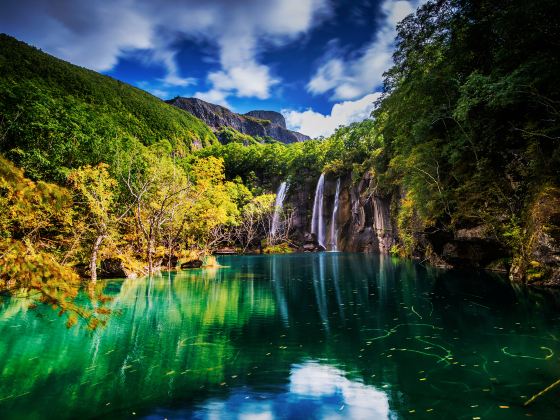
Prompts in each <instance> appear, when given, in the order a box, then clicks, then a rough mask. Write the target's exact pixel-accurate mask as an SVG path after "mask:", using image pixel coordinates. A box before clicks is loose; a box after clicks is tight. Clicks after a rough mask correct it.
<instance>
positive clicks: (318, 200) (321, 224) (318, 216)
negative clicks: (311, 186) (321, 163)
mask: <svg viewBox="0 0 560 420" xmlns="http://www.w3.org/2000/svg"><path fill="white" fill-rule="evenodd" d="M324 186H325V174H321V176H320V177H319V181H317V188H316V189H315V200H314V201H313V216H312V218H311V233H313V234H315V236H316V237H317V242H318V243H319V246H321V247H323V249H326V247H325V220H324V218H323V189H324Z"/></svg>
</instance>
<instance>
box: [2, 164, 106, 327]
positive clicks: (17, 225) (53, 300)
mask: <svg viewBox="0 0 560 420" xmlns="http://www.w3.org/2000/svg"><path fill="white" fill-rule="evenodd" d="M0 212H1V214H2V215H3V217H2V218H0V293H2V294H7V295H9V296H26V297H29V298H30V299H32V300H33V301H34V302H36V303H41V304H45V305H49V306H50V307H52V308H53V309H55V310H58V311H59V314H60V315H63V314H67V325H68V326H72V325H73V324H75V323H76V322H77V320H78V318H82V319H84V320H85V321H86V322H87V324H88V326H89V327H91V328H96V327H97V326H98V325H100V324H102V323H104V322H105V316H106V315H107V314H108V313H109V310H108V309H106V308H104V307H103V304H104V303H105V302H106V301H107V300H106V299H105V298H104V297H103V296H99V297H98V298H97V297H96V299H97V300H98V301H99V302H100V303H101V304H100V305H99V306H98V307H97V308H96V309H95V310H90V309H87V308H86V307H85V306H84V305H83V304H79V303H77V302H76V297H77V295H78V291H79V289H80V278H79V276H78V275H77V274H76V272H75V271H74V270H73V269H72V267H71V266H70V265H69V264H68V263H65V254H66V253H67V252H68V248H69V247H70V244H69V242H68V240H67V239H66V238H68V237H71V235H70V232H71V230H72V229H73V228H74V220H73V212H72V197H71V195H70V193H69V192H68V191H67V190H66V189H64V188H61V187H59V186H57V185H54V184H50V183H45V182H37V183H35V182H33V181H31V180H29V179H27V178H25V177H24V175H23V172H22V171H21V170H19V169H17V168H15V167H14V166H13V165H12V164H11V163H10V162H8V161H7V160H6V159H4V158H2V157H0ZM34 305H35V304H33V305H31V306H32V307H33V306H34Z"/></svg>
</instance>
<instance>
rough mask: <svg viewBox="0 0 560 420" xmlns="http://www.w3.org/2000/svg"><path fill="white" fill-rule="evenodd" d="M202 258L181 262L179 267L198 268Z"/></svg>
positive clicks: (183, 268) (200, 265)
mask: <svg viewBox="0 0 560 420" xmlns="http://www.w3.org/2000/svg"><path fill="white" fill-rule="evenodd" d="M202 264H203V263H202V260H190V261H187V262H184V263H183V264H181V269H182V270H186V269H189V268H200V267H202Z"/></svg>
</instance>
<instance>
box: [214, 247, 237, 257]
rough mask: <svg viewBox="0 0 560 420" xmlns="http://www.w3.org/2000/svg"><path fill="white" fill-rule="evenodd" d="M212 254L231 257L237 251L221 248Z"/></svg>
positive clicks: (230, 248)
mask: <svg viewBox="0 0 560 420" xmlns="http://www.w3.org/2000/svg"><path fill="white" fill-rule="evenodd" d="M214 254H216V255H233V254H237V250H236V249H235V248H233V247H227V246H226V247H223V248H219V249H217V250H216V251H214Z"/></svg>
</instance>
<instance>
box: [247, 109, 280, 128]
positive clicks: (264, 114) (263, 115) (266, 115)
mask: <svg viewBox="0 0 560 420" xmlns="http://www.w3.org/2000/svg"><path fill="white" fill-rule="evenodd" d="M243 115H245V116H248V117H253V118H258V119H259V120H268V121H270V122H271V123H273V124H277V125H279V126H280V127H282V128H286V119H285V118H284V116H283V115H282V114H280V113H279V112H275V111H249V112H247V113H246V114H243Z"/></svg>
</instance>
